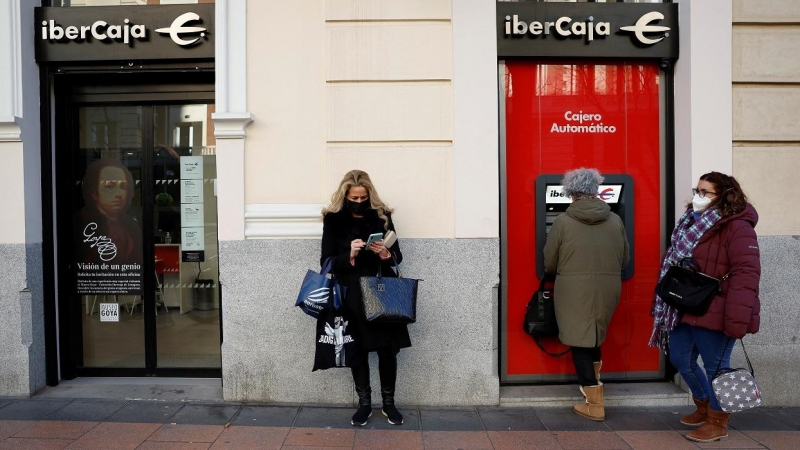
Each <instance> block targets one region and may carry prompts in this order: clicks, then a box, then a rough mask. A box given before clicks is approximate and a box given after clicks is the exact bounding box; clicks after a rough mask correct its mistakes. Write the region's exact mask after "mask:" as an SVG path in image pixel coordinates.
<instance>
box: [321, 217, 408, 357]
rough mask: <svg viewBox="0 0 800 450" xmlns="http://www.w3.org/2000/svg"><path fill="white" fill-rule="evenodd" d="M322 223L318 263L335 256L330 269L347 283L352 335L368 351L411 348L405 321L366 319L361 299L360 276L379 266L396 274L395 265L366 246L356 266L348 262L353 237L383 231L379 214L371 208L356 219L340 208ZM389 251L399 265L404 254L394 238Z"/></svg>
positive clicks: (388, 273)
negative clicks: (320, 251) (353, 325)
mask: <svg viewBox="0 0 800 450" xmlns="http://www.w3.org/2000/svg"><path fill="white" fill-rule="evenodd" d="M387 216H388V218H389V230H394V224H393V223H392V219H391V215H387ZM323 224H324V225H323V231H322V255H321V257H320V265H321V264H323V263H324V262H325V260H326V259H328V258H329V257H331V256H332V257H334V260H333V265H332V268H331V272H332V273H333V274H335V275H337V276H338V277H339V280H340V281H341V283H342V285H343V286H347V294H346V295H345V298H344V305H343V306H344V308H346V309H347V312H349V317H348V320H349V321H351V323H354V324H355V330H356V336H355V337H356V341H357V342H359V348H360V349H361V350H362V351H367V352H370V351H375V350H378V349H380V348H387V347H388V348H391V349H394V350H399V349H401V348H406V347H411V339H410V338H409V336H408V327H407V326H406V325H405V324H401V323H379V324H372V323H370V322H367V320H366V318H365V317H366V316H365V314H364V305H363V303H362V302H361V288H360V286H359V278H361V277H362V276H375V275H376V274H377V273H378V270H379V269H380V270H381V273H382V274H383V276H390V277H394V276H396V274H395V272H394V271H393V270H392V266H393V265H394V263H393V262H392V260H391V259H389V260H386V261H384V260H382V259H381V258H380V257H379V256H378V255H376V254H375V253H373V252H372V251H370V250H369V249H367V248H366V247H365V248H364V249H362V250H361V251H360V252H358V256H356V259H355V266H353V265H351V264H350V243H351V242H352V241H353V240H354V239H361V240H363V241H364V242H366V241H367V238H368V237H369V235H370V234H372V233H386V231H387V230H386V229H385V228H384V222H383V219H381V218H380V217H378V213H377V212H376V211H375V210H373V209H370V210H368V211H367V212H366V213H364V217H363V218H355V217H353V215H352V214H351V213H350V211H349V210H346V209H343V210H342V211H339V212H337V213H328V214H326V215H325V217H324V219H323ZM389 251H391V252H392V254H393V255H394V257H395V259H396V260H397V263H398V264H400V262H401V261H402V260H403V254H402V253H401V252H400V243H399V241H395V243H394V245H392V246H391V247H390V248H389Z"/></svg>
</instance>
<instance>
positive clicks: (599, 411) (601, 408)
mask: <svg viewBox="0 0 800 450" xmlns="http://www.w3.org/2000/svg"><path fill="white" fill-rule="evenodd" d="M581 393H582V394H583V396H584V397H586V401H585V402H584V403H579V404H577V405H575V406H574V407H573V408H572V410H573V411H574V412H575V414H577V415H579V416H583V417H586V418H587V419H589V420H597V421H601V420H606V410H605V403H604V402H603V385H602V384H598V385H597V386H581Z"/></svg>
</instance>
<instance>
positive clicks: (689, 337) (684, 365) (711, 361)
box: [669, 324, 733, 411]
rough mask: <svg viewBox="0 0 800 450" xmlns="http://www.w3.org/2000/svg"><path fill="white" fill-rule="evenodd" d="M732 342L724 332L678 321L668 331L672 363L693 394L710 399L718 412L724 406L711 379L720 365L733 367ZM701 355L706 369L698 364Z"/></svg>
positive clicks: (699, 397)
mask: <svg viewBox="0 0 800 450" xmlns="http://www.w3.org/2000/svg"><path fill="white" fill-rule="evenodd" d="M732 344H733V339H731V338H729V337H727V336H725V334H724V333H722V332H721V331H711V330H708V329H706V328H700V327H695V326H692V325H687V324H679V325H678V326H676V327H675V328H673V329H672V331H670V333H669V360H670V362H672V365H673V366H675V368H676V369H678V372H680V374H681V377H683V381H685V382H686V385H687V386H689V390H691V391H692V396H694V397H695V398H697V399H700V400H706V399H710V400H711V403H709V407H711V408H712V409H714V410H716V411H722V408H720V407H719V403H717V398H716V397H715V396H714V392H713V391H712V390H711V379H712V378H714V375H715V374H716V372H717V367H722V368H727V367H730V363H731V352H732V351H733V345H732ZM723 349H724V350H723ZM698 356H700V357H701V358H703V366H704V367H703V369H705V370H703V369H701V368H700V366H699V365H698V364H697V357H698ZM720 359H722V362H721V363H720Z"/></svg>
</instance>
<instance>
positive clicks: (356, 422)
mask: <svg viewBox="0 0 800 450" xmlns="http://www.w3.org/2000/svg"><path fill="white" fill-rule="evenodd" d="M370 416H372V406H359V407H358V411H356V413H355V414H353V418H352V419H350V425H352V426H354V427H363V426H364V425H366V424H367V420H368V419H369V418H370Z"/></svg>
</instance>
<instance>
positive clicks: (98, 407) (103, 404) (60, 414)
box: [47, 400, 127, 422]
mask: <svg viewBox="0 0 800 450" xmlns="http://www.w3.org/2000/svg"><path fill="white" fill-rule="evenodd" d="M126 403H127V402H121V401H91V400H88V401H83V400H75V401H73V402H71V403H70V404H68V405H66V406H64V407H63V408H61V409H59V410H58V411H55V412H54V413H53V414H51V415H49V416H48V417H47V419H48V420H68V421H76V422H103V421H104V420H105V419H107V418H108V417H109V416H110V415H112V414H114V413H115V412H117V411H118V410H119V409H120V408H122V407H123V406H125V404H126Z"/></svg>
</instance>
